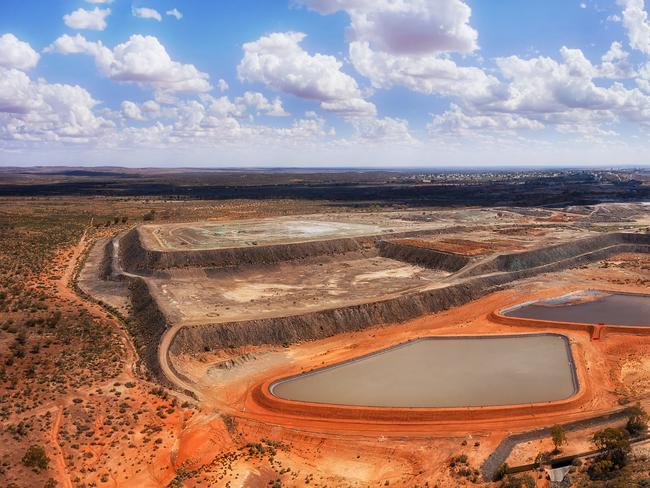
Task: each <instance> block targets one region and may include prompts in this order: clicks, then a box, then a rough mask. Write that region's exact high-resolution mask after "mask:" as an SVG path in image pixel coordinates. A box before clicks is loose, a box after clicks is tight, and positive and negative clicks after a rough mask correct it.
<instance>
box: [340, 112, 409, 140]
mask: <svg viewBox="0 0 650 488" xmlns="http://www.w3.org/2000/svg"><path fill="white" fill-rule="evenodd" d="M352 125H353V126H354V129H355V132H356V136H357V137H358V138H360V139H363V140H366V141H371V142H381V143H393V144H411V143H413V142H415V139H414V138H413V136H412V135H411V133H410V131H409V123H408V121H406V120H404V119H398V118H392V117H384V118H374V117H365V118H358V119H354V120H353V121H352Z"/></svg>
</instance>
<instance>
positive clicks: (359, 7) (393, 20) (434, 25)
mask: <svg viewBox="0 0 650 488" xmlns="http://www.w3.org/2000/svg"><path fill="white" fill-rule="evenodd" d="M299 3H302V4H304V5H306V6H308V7H309V8H311V9H313V10H316V11H318V12H320V13H322V14H330V13H333V12H336V11H344V12H346V13H347V14H348V15H349V16H350V20H351V28H350V31H351V32H350V34H351V38H352V40H357V41H366V42H368V43H370V45H371V46H372V48H373V49H377V50H380V51H385V52H388V53H391V54H397V55H404V54H424V53H428V54H431V53H438V52H447V51H453V52H471V51H473V50H475V49H476V48H477V38H478V33H477V32H476V30H475V29H474V28H473V27H472V26H471V25H470V24H469V19H470V16H471V13H472V11H471V9H470V8H469V6H468V5H467V4H465V3H464V2H463V1H462V0H410V1H395V0H299Z"/></svg>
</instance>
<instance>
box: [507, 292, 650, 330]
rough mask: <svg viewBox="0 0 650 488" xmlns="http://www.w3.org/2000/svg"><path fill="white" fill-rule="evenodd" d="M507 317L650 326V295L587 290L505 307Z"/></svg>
mask: <svg viewBox="0 0 650 488" xmlns="http://www.w3.org/2000/svg"><path fill="white" fill-rule="evenodd" d="M501 313H502V314H503V315H505V316H506V317H514V318H522V319H533V320H546V321H553V322H570V323H581V324H607V325H614V326H616V325H618V326H637V327H639V326H641V327H644V326H645V327H647V326H650V295H645V294H641V293H622V292H607V291H601V290H583V291H579V292H574V293H569V294H567V295H563V296H560V297H555V298H550V299H544V300H538V301H533V302H527V303H524V304H520V305H515V306H514V307H510V308H507V309H504V310H502V312H501Z"/></svg>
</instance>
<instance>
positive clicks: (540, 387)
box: [270, 334, 578, 408]
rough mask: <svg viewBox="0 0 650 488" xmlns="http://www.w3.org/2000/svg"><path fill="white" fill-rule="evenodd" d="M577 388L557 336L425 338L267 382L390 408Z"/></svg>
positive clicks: (512, 398)
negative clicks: (273, 381)
mask: <svg viewBox="0 0 650 488" xmlns="http://www.w3.org/2000/svg"><path fill="white" fill-rule="evenodd" d="M577 390H578V384H577V377H576V372H575V368H574V363H573V356H572V354H571V348H570V346H569V343H568V341H567V338H566V337H565V336H562V335H557V334H530V335H518V336H473V337H438V338H436V337H429V338H425V339H420V340H415V341H412V342H408V343H406V344H401V345H399V346H396V347H393V348H390V349H386V350H383V351H379V352H377V353H374V354H370V355H367V356H364V357H361V358H357V359H353V360H351V361H348V362H345V363H341V364H338V365H334V366H330V367H326V368H323V369H319V370H316V371H313V372H310V373H305V374H302V375H298V376H294V377H291V378H287V379H282V380H279V381H276V382H275V383H273V384H272V385H271V387H270V391H271V393H272V394H273V395H275V396H276V397H279V398H282V399H284V400H293V401H300V402H310V403H327V404H335V405H351V406H360V407H394V408H397V407H403V408H408V407H421V408H454V407H481V406H498V405H516V404H524V403H542V402H551V401H558V400H564V399H566V398H569V397H570V396H572V395H574V394H575V393H576V392H577Z"/></svg>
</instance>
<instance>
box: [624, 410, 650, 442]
mask: <svg viewBox="0 0 650 488" xmlns="http://www.w3.org/2000/svg"><path fill="white" fill-rule="evenodd" d="M626 413H627V415H628V417H627V425H626V426H625V428H626V429H627V431H628V432H629V433H630V435H632V436H635V435H639V434H640V433H641V432H643V431H644V430H646V429H647V428H648V414H647V412H646V411H645V409H644V408H643V407H642V406H641V404H640V403H637V404H636V405H635V406H633V407H628V408H627V409H626Z"/></svg>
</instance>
